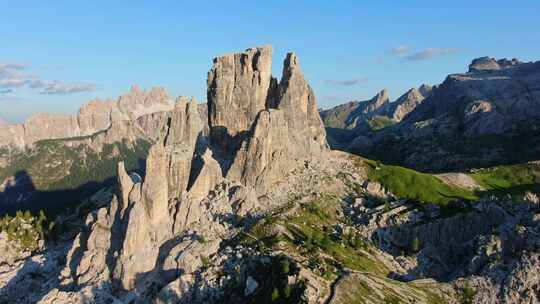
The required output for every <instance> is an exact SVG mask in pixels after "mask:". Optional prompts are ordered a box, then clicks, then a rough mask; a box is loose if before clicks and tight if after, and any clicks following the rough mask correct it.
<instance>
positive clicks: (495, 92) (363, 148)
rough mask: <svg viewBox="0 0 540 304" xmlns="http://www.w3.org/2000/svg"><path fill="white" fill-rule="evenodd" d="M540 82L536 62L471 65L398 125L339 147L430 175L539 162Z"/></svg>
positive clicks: (361, 134)
mask: <svg viewBox="0 0 540 304" xmlns="http://www.w3.org/2000/svg"><path fill="white" fill-rule="evenodd" d="M539 79H540V62H530V63H522V62H519V61H518V60H515V59H514V60H506V59H500V60H495V59H493V58H489V57H482V58H478V59H475V60H473V62H472V63H471V65H470V67H469V71H468V72H467V73H461V74H452V75H449V76H448V77H447V78H446V79H445V81H444V82H443V83H442V84H440V85H439V86H437V87H435V88H434V89H433V90H432V93H431V95H430V96H428V97H427V98H425V99H424V100H423V101H422V102H421V103H420V104H418V105H417V106H416V107H415V108H414V109H413V110H412V111H411V112H410V113H409V114H408V115H406V116H405V117H404V118H403V120H402V121H400V122H399V123H397V124H394V125H392V126H390V127H386V128H383V129H381V130H379V131H374V130H372V131H369V130H368V131H362V132H356V133H355V134H354V135H355V136H356V138H354V139H351V137H350V136H349V137H348V138H345V139H344V140H343V141H344V143H342V144H341V146H340V147H339V148H342V149H347V150H348V151H352V152H354V153H358V154H361V155H364V156H366V157H370V158H374V159H379V160H381V161H385V162H388V163H394V164H400V165H403V166H406V167H409V168H415V169H419V170H422V171H432V172H433V171H435V172H442V171H452V170H467V169H472V168H480V167H488V166H494V165H499V164H512V163H523V162H527V161H531V160H536V159H539V158H540V150H539V148H538V147H540V145H539V143H540V138H539V137H538V134H539V133H538V130H539V128H540V127H539V125H538V118H539V117H540V113H539V112H538V109H539V102H540V87H539V86H538V83H540V81H539ZM329 126H330V127H331V125H329Z"/></svg>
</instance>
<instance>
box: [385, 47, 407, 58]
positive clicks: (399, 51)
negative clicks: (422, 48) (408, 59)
mask: <svg viewBox="0 0 540 304" xmlns="http://www.w3.org/2000/svg"><path fill="white" fill-rule="evenodd" d="M390 51H391V52H392V54H394V55H397V56H399V57H404V56H406V55H407V54H408V53H409V52H410V49H409V47H408V46H406V45H399V46H396V47H395V48H393V49H391V50H390Z"/></svg>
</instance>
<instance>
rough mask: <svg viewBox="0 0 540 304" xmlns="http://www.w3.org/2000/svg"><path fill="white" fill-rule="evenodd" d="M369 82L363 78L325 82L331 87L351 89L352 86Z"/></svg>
mask: <svg viewBox="0 0 540 304" xmlns="http://www.w3.org/2000/svg"><path fill="white" fill-rule="evenodd" d="M367 81H368V78H367V77H363V78H355V79H345V80H335V79H327V80H325V81H324V82H325V83H326V84H329V85H338V86H344V87H350V86H354V85H359V84H362V83H365V82H367Z"/></svg>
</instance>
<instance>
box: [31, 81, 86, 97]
mask: <svg viewBox="0 0 540 304" xmlns="http://www.w3.org/2000/svg"><path fill="white" fill-rule="evenodd" d="M95 90H96V86H95V85H94V84H92V83H64V82H61V81H53V82H50V83H47V84H46V85H45V86H44V87H43V89H42V90H41V92H40V94H47V95H52V94H58V95H65V94H72V93H80V92H91V91H95Z"/></svg>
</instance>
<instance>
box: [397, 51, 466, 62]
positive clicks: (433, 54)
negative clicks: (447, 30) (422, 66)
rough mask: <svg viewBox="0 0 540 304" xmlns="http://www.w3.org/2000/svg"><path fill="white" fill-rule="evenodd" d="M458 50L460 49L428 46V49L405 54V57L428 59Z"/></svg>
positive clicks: (415, 59) (411, 59)
mask: <svg viewBox="0 0 540 304" xmlns="http://www.w3.org/2000/svg"><path fill="white" fill-rule="evenodd" d="M457 51H458V49H455V48H428V49H425V50H422V51H419V52H416V53H413V54H411V55H408V56H405V59H406V60H409V61H420V60H427V59H431V58H434V57H438V56H442V55H448V54H452V53H455V52H457Z"/></svg>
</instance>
